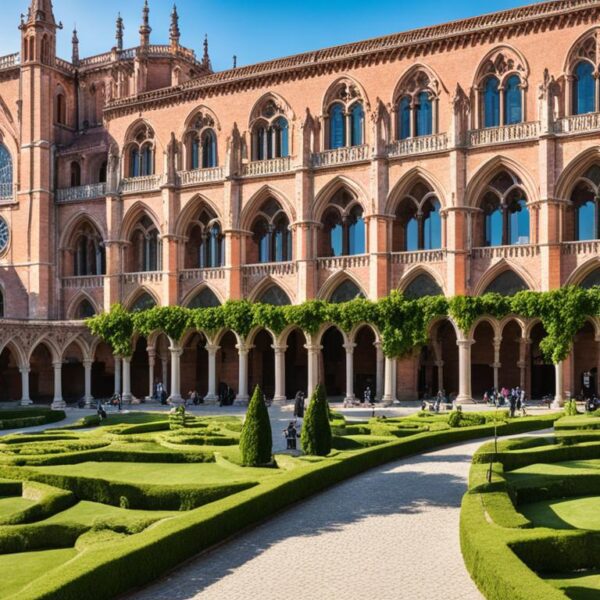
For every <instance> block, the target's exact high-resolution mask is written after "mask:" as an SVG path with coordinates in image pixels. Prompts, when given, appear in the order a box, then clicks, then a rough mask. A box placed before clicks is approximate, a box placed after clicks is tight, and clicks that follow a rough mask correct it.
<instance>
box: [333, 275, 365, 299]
mask: <svg viewBox="0 0 600 600" xmlns="http://www.w3.org/2000/svg"><path fill="white" fill-rule="evenodd" d="M364 297H365V295H364V294H363V293H362V291H361V289H360V288H359V287H358V286H357V285H356V284H355V283H354V281H351V280H350V279H346V281H344V282H343V283H340V285H338V287H337V288H336V289H335V290H334V292H333V293H332V294H331V297H330V298H329V302H331V303H332V304H342V303H343V302H350V301H351V300H355V299H356V298H364Z"/></svg>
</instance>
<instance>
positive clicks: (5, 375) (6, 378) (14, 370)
mask: <svg viewBox="0 0 600 600" xmlns="http://www.w3.org/2000/svg"><path fill="white" fill-rule="evenodd" d="M22 395H23V394H22V386H21V372H20V371H19V359H18V357H17V355H16V354H15V353H14V352H13V351H12V350H11V349H10V347H9V346H7V347H5V348H4V350H2V353H1V354H0V400H1V401H2V402H8V401H11V400H20V399H21V397H22Z"/></svg>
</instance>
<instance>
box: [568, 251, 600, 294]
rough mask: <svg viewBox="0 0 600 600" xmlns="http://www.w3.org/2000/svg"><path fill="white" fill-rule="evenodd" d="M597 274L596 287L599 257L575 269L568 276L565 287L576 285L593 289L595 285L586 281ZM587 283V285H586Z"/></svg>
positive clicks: (599, 265) (599, 280)
mask: <svg viewBox="0 0 600 600" xmlns="http://www.w3.org/2000/svg"><path fill="white" fill-rule="evenodd" d="M596 274H597V279H598V285H600V257H597V256H595V257H593V258H590V259H589V260H587V261H586V262H585V263H583V264H582V265H580V266H579V267H577V268H576V269H575V270H574V271H573V272H572V273H571V274H570V275H569V278H568V279H567V281H566V282H565V285H577V286H581V287H586V288H589V287H593V286H594V285H595V284H594V283H592V282H591V281H587V280H588V279H589V278H591V277H594V276H595V275H596ZM586 281H587V285H585V284H586Z"/></svg>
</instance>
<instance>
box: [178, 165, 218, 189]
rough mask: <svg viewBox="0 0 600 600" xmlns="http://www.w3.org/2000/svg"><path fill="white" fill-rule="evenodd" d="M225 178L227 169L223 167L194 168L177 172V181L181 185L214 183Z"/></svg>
mask: <svg viewBox="0 0 600 600" xmlns="http://www.w3.org/2000/svg"><path fill="white" fill-rule="evenodd" d="M223 179H225V170H224V169H223V167H214V168H212V169H194V170H192V171H180V172H179V173H177V182H178V183H179V185H180V186H181V187H187V186H193V185H200V184H203V183H214V182H219V181H223Z"/></svg>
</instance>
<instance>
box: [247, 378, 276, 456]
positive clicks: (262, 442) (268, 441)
mask: <svg viewBox="0 0 600 600" xmlns="http://www.w3.org/2000/svg"><path fill="white" fill-rule="evenodd" d="M240 452H241V454H242V464H243V465H244V466H245V467H258V466H260V465H268V464H270V463H271V462H272V461H273V434H272V432H271V420H270V419H269V411H268V410H267V406H266V404H265V401H264V398H263V393H262V391H261V389H260V387H258V386H256V388H255V389H254V394H252V399H251V400H250V404H249V405H248V411H247V413H246V420H245V421H244V426H243V427H242V433H241V436H240Z"/></svg>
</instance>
